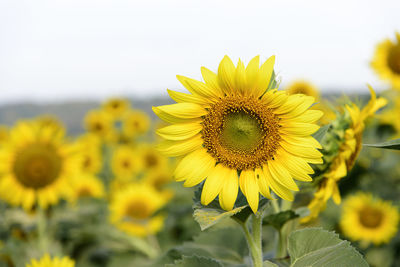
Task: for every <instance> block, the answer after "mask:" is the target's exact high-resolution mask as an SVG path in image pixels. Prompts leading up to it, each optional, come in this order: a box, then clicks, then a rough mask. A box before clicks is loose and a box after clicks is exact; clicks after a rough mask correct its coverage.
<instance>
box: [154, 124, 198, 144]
mask: <svg viewBox="0 0 400 267" xmlns="http://www.w3.org/2000/svg"><path fill="white" fill-rule="evenodd" d="M201 129H202V126H201V124H200V123H196V122H195V123H182V124H174V125H170V126H166V127H163V128H161V129H158V130H156V133H157V134H158V135H159V136H161V137H163V138H165V139H167V140H175V141H177V140H185V139H188V138H190V137H193V136H195V135H196V134H198V133H199V132H200V131H201Z"/></svg>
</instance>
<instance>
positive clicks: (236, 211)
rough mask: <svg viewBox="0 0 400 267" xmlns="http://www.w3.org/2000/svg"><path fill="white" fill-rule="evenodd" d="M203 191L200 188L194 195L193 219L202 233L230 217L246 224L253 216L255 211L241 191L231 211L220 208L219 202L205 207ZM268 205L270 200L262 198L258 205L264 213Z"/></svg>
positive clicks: (215, 201) (216, 201)
mask: <svg viewBox="0 0 400 267" xmlns="http://www.w3.org/2000/svg"><path fill="white" fill-rule="evenodd" d="M201 190H202V188H201V186H200V187H199V188H198V189H197V190H196V191H195V193H194V198H193V201H194V205H193V209H194V212H193V217H194V219H195V220H196V221H197V222H198V223H199V225H200V228H201V230H202V231H204V230H205V229H207V228H209V227H211V226H213V225H215V224H216V223H218V222H220V221H221V220H224V219H228V218H230V217H234V219H236V220H239V221H241V222H246V220H247V219H248V217H249V216H250V215H251V214H253V211H252V210H251V208H250V206H249V205H248V204H247V200H246V197H245V196H244V195H243V194H242V193H241V192H240V191H239V193H238V197H237V199H236V202H235V206H234V208H233V209H232V210H230V211H226V210H223V209H222V208H221V207H220V205H219V201H218V200H214V201H212V202H211V203H210V204H208V205H207V206H203V205H202V204H201V203H200V198H201ZM268 203H269V200H268V199H266V198H261V199H260V201H259V204H258V210H259V211H262V210H263V208H264V207H265V206H266V204H268Z"/></svg>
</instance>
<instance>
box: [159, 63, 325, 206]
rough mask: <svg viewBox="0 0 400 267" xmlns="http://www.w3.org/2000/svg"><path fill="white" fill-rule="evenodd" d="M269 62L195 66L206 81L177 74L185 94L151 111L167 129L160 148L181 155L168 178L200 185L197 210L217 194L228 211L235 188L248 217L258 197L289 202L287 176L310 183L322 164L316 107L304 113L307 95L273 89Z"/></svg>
mask: <svg viewBox="0 0 400 267" xmlns="http://www.w3.org/2000/svg"><path fill="white" fill-rule="evenodd" d="M274 62H275V57H270V58H269V59H268V60H267V61H266V62H265V63H263V64H262V65H261V67H260V62H259V57H258V56H257V57H255V58H253V59H252V60H251V61H250V63H249V64H248V66H247V67H245V66H244V64H243V63H242V61H240V60H239V63H238V65H237V67H235V65H234V64H233V63H232V61H231V59H230V58H229V57H227V56H225V57H224V59H223V60H222V61H221V63H220V65H219V68H218V73H217V74H215V73H214V72H212V71H210V70H208V69H206V68H204V67H203V68H202V69H201V72H202V75H203V78H204V81H205V82H200V81H196V80H193V79H190V78H186V77H183V76H177V78H178V80H179V81H180V82H181V83H182V84H183V86H184V87H185V88H186V89H188V90H189V92H190V93H191V94H186V93H180V92H175V91H168V92H169V94H170V96H171V98H172V99H174V100H175V101H176V102H178V103H177V104H172V105H165V106H159V107H153V111H154V112H155V113H156V114H157V115H158V116H159V117H160V118H161V119H162V120H164V121H166V122H169V123H172V125H170V126H167V127H164V128H161V129H159V130H157V133H158V134H159V135H160V136H161V137H163V138H165V139H166V141H164V142H163V143H161V144H160V146H159V149H160V151H162V152H163V153H164V154H165V155H167V156H172V157H176V156H183V159H182V160H181V161H180V163H179V164H178V166H177V168H176V170H175V173H174V176H175V178H176V180H177V181H185V183H184V186H188V187H191V186H195V185H197V184H199V183H201V182H202V181H203V180H205V183H204V187H203V190H202V195H201V202H202V204H203V205H208V204H209V203H210V202H211V201H213V200H214V199H215V198H216V197H217V196H219V203H220V205H221V207H222V208H223V209H225V210H231V209H232V208H233V206H234V203H235V201H236V198H237V194H238V190H239V188H240V189H241V191H242V192H243V194H244V195H245V196H246V198H247V201H248V203H249V205H250V207H251V208H252V210H253V211H254V212H256V211H257V210H258V202H259V193H261V194H262V195H263V196H265V197H267V198H271V194H270V189H272V191H274V192H275V193H276V194H277V195H278V196H279V197H281V198H284V199H287V200H291V201H292V200H293V194H292V192H291V190H294V191H297V190H299V188H298V186H297V185H296V183H295V182H294V180H293V178H294V179H297V180H301V181H311V180H312V179H311V177H310V176H309V174H312V173H313V169H312V168H311V167H310V166H309V163H316V164H318V163H322V159H321V157H322V154H321V153H320V152H319V151H318V150H317V148H321V146H320V144H319V143H318V142H317V141H316V140H315V139H314V138H313V137H311V134H313V133H315V132H316V131H317V130H318V128H319V126H318V125H316V124H315V123H314V122H315V121H317V120H318V119H319V118H320V117H321V116H322V112H321V111H319V110H308V109H309V107H310V106H311V105H312V104H313V103H314V97H311V96H306V95H302V94H294V95H288V94H287V92H286V91H278V90H277V89H274V88H272V86H273V85H274V83H275V79H274V74H273V73H274V72H273V68H274Z"/></svg>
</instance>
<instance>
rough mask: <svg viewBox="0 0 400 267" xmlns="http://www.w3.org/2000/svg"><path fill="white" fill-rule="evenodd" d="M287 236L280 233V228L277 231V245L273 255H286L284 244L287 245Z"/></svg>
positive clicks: (279, 257)
mask: <svg viewBox="0 0 400 267" xmlns="http://www.w3.org/2000/svg"><path fill="white" fill-rule="evenodd" d="M286 243H287V238H286V236H285V235H284V234H283V233H282V229H280V230H279V231H278V246H277V248H276V255H275V257H276V258H278V259H281V258H285V257H286V246H287V244H286Z"/></svg>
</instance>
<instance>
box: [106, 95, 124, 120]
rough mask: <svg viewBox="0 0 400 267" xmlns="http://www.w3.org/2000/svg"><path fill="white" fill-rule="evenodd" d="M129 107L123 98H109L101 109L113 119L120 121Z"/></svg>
mask: <svg viewBox="0 0 400 267" xmlns="http://www.w3.org/2000/svg"><path fill="white" fill-rule="evenodd" d="M129 107H130V102H129V101H128V100H126V99H123V98H111V99H109V100H107V101H106V102H105V103H104V104H103V109H104V110H105V111H106V112H107V113H108V114H110V115H111V116H112V117H113V118H114V119H120V118H121V117H122V116H123V115H124V113H125V112H127V111H128V110H129Z"/></svg>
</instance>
